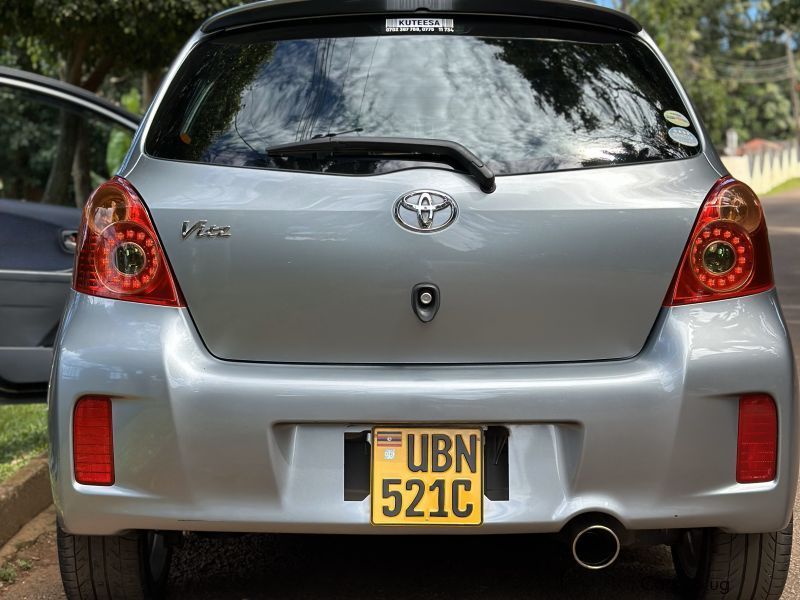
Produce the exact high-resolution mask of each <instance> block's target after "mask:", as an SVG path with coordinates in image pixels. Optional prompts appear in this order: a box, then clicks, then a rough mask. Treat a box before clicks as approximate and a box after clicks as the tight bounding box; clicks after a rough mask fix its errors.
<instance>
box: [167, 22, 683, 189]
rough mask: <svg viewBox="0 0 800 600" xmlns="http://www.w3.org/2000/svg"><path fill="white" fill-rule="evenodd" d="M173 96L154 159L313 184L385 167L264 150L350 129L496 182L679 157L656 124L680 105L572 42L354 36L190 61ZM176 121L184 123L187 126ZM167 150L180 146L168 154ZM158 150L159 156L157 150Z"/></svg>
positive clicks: (630, 64)
mask: <svg viewBox="0 0 800 600" xmlns="http://www.w3.org/2000/svg"><path fill="white" fill-rule="evenodd" d="M193 60H194V63H192V64H191V65H190V66H189V67H187V69H186V70H185V73H186V74H188V73H191V76H188V75H184V79H183V81H182V82H180V83H179V85H178V87H177V89H176V90H174V92H173V101H174V102H176V103H178V104H179V105H182V107H183V108H185V107H187V106H188V109H186V110H185V114H184V117H183V123H184V124H182V125H181V126H180V127H179V129H180V130H176V129H175V128H176V127H178V126H177V125H175V124H174V123H173V124H172V128H171V129H170V128H169V127H167V128H165V130H164V131H158V132H156V133H155V134H154V135H155V143H154V144H153V145H154V146H155V147H156V152H155V153H156V155H163V156H167V157H174V158H181V159H184V160H192V161H205V162H214V163H220V164H230V165H240V166H253V167H270V168H274V167H282V168H292V169H303V170H312V171H313V170H316V171H322V172H342V173H354V174H358V173H369V172H376V171H380V172H385V171H386V170H387V167H389V165H387V161H381V160H370V161H366V160H365V161H354V160H352V159H351V158H348V159H331V160H327V161H317V160H310V159H303V158H297V157H293V158H286V159H280V158H279V159H271V158H269V157H267V156H266V149H267V148H268V147H269V146H270V145H274V144H280V143H285V142H291V141H297V140H301V139H309V138H311V137H313V136H319V135H325V134H329V133H331V132H337V131H349V130H352V129H356V128H362V129H363V131H362V132H360V133H359V134H360V135H366V136H387V137H392V136H397V137H403V136H405V137H434V138H436V137H438V138H442V139H450V140H454V141H457V142H460V143H462V144H464V145H465V146H467V147H468V148H470V149H471V150H472V151H473V152H475V153H476V154H477V155H478V156H480V157H481V158H483V159H484V160H486V161H487V163H488V164H489V165H490V166H491V167H492V168H493V169H494V170H495V171H496V172H497V174H508V173H521V172H536V171H546V170H558V169H565V168H577V167H581V166H601V165H606V164H614V163H620V162H641V161H648V160H658V159H669V158H681V157H685V156H688V155H689V154H690V153H692V152H693V151H691V150H688V149H686V148H683V147H681V146H678V145H677V144H675V143H674V142H672V141H671V140H669V139H668V138H667V137H666V131H667V127H666V123H665V121H664V119H663V116H662V113H663V111H664V110H667V109H676V108H677V109H680V108H681V107H682V102H681V100H680V98H679V97H678V95H677V92H676V90H675V89H674V86H673V85H672V83H671V82H670V81H669V79H668V77H667V75H666V73H665V72H664V70H663V68H662V67H661V66H660V64H659V63H658V61H657V59H656V58H655V56H654V55H653V54H652V53H651V52H650V50H649V49H647V48H646V47H645V46H644V45H643V44H641V43H640V42H638V41H636V40H633V39H631V40H627V41H624V42H623V41H621V42H619V43H605V44H597V43H577V42H563V41H562V42H559V41H553V40H521V39H486V38H476V37H467V36H422V37H420V36H396V37H353V38H341V39H333V38H330V39H326V38H323V39H314V40H289V41H280V42H268V43H248V44H242V45H234V44H230V45H226V44H225V42H224V41H220V42H219V43H217V44H215V45H213V46H212V47H210V48H208V49H206V51H205V52H202V51H201V52H199V53H198V54H197V55H196V56H195V57H194V59H193ZM165 110H166V109H165ZM186 123H188V125H186ZM178 140H181V141H180V143H179V142H178ZM159 148H160V149H159Z"/></svg>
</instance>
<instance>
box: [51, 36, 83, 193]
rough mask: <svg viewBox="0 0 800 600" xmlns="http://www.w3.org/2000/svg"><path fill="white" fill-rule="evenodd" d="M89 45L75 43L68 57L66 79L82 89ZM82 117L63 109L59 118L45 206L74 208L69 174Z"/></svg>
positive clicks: (80, 41)
mask: <svg viewBox="0 0 800 600" xmlns="http://www.w3.org/2000/svg"><path fill="white" fill-rule="evenodd" d="M87 48H88V42H87V41H86V39H85V38H79V39H77V40H75V42H74V43H73V45H72V48H71V49H70V51H69V53H68V54H67V59H66V64H65V66H64V71H63V77H62V79H64V80H65V81H67V82H68V83H71V84H73V85H80V83H81V76H82V73H83V59H84V57H85V56H86V49H87ZM79 119H80V117H79V116H78V115H76V114H75V113H74V112H72V111H71V110H68V109H66V108H63V109H61V117H60V118H59V134H58V145H57V146H56V153H55V156H54V157H53V164H52V165H51V166H50V175H49V176H48V178H47V185H46V186H45V189H44V194H43V195H42V202H43V203H44V204H72V202H70V201H69V193H70V189H69V187H70V185H69V183H70V175H71V173H70V171H71V169H72V163H73V158H74V156H75V144H76V142H77V139H78V137H77V136H78V126H79Z"/></svg>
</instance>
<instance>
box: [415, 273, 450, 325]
mask: <svg viewBox="0 0 800 600" xmlns="http://www.w3.org/2000/svg"><path fill="white" fill-rule="evenodd" d="M441 297H442V295H441V293H440V292H439V287H438V286H436V285H434V284H432V283H418V284H417V285H415V286H414V289H412V290H411V308H413V309H414V314H416V315H417V318H419V320H420V321H422V322H423V323H430V322H431V321H433V318H434V317H435V316H436V313H437V312H439V304H440V303H441Z"/></svg>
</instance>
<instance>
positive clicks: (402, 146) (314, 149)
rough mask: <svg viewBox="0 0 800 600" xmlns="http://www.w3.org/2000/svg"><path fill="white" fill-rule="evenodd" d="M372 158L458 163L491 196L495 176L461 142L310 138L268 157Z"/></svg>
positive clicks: (277, 149)
mask: <svg viewBox="0 0 800 600" xmlns="http://www.w3.org/2000/svg"><path fill="white" fill-rule="evenodd" d="M304 154H308V155H312V156H325V155H329V156H370V157H373V156H374V157H384V158H386V157H388V158H392V157H402V158H410V159H425V160H433V161H436V162H446V163H451V162H452V163H455V164H456V165H458V166H460V167H462V168H463V169H464V170H465V171H466V172H467V173H468V174H469V175H471V176H472V177H473V178H474V179H475V180H476V181H477V182H478V185H479V186H480V188H481V190H483V191H484V192H486V193H487V194H491V193H492V192H493V191H495V189H497V186H496V185H495V178H494V173H493V172H492V170H491V169H490V168H489V167H487V166H486V165H485V164H484V162H483V161H482V160H481V159H479V158H478V157H477V156H475V155H474V154H473V153H472V152H470V151H469V150H467V148H465V147H464V146H462V145H461V144H459V143H457V142H451V141H448V140H426V139H418V138H401V137H396V138H395V137H360V136H358V137H331V136H327V137H324V138H319V139H310V140H305V141H302V142H293V143H291V144H281V145H280V146H272V147H271V148H267V155H268V156H302V155H304Z"/></svg>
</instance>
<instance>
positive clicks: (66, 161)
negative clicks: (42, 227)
mask: <svg viewBox="0 0 800 600" xmlns="http://www.w3.org/2000/svg"><path fill="white" fill-rule="evenodd" d="M79 126H80V117H79V116H78V115H76V114H75V113H73V112H72V111H70V110H68V109H64V108H62V109H61V117H60V118H59V134H58V145H57V146H56V154H55V156H54V157H53V163H52V165H51V166H50V175H49V176H48V178H47V186H46V187H45V188H44V194H43V195H42V203H44V204H66V205H69V204H72V202H70V199H69V195H70V189H69V188H70V185H69V183H70V175H71V173H70V170H71V168H72V162H73V157H74V155H75V144H76V142H77V141H78V127H79Z"/></svg>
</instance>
